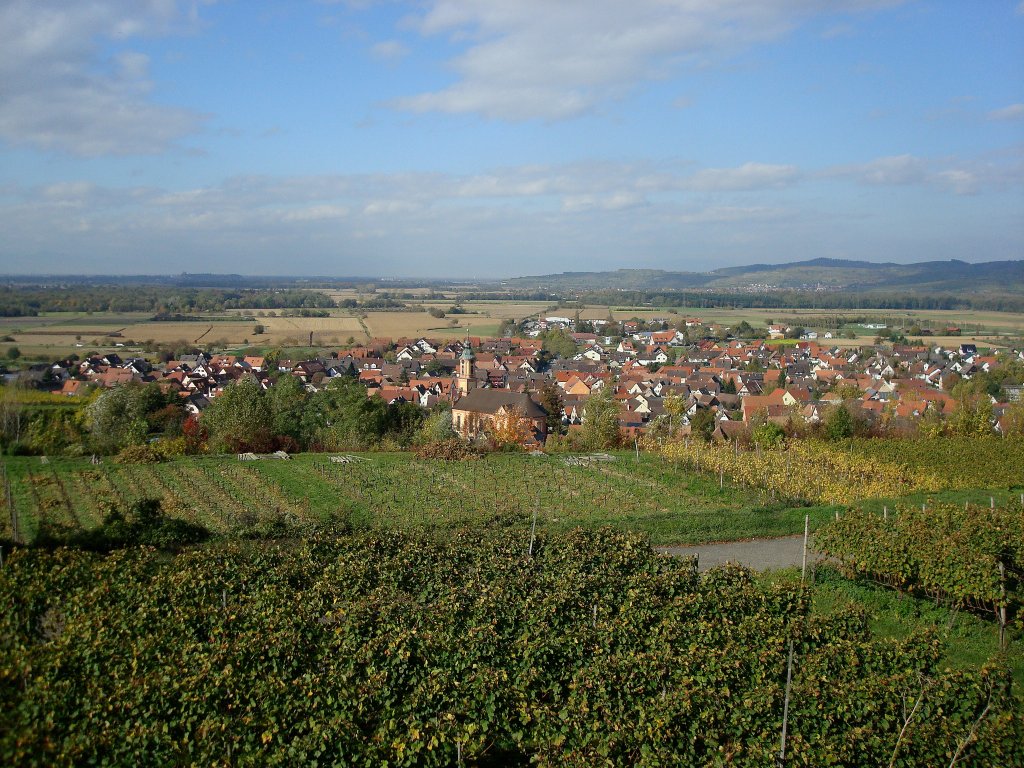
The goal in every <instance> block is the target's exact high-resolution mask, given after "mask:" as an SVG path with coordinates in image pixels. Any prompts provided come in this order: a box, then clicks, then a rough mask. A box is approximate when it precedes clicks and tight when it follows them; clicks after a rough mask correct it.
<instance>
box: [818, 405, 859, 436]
mask: <svg viewBox="0 0 1024 768" xmlns="http://www.w3.org/2000/svg"><path fill="white" fill-rule="evenodd" d="M822 425H823V427H824V430H825V436H826V437H828V439H829V440H845V439H847V438H850V437H853V433H854V431H855V428H856V425H855V423H854V418H853V414H852V413H850V409H849V408H847V407H846V406H845V405H836V406H834V407H833V408H832V409H831V410H830V411H829V412H828V413H827V414H826V415H825V419H824V420H823V422H822Z"/></svg>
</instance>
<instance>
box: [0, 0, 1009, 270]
mask: <svg viewBox="0 0 1024 768" xmlns="http://www.w3.org/2000/svg"><path fill="white" fill-rule="evenodd" d="M819 257H827V258H841V259H858V260H866V261H877V262H882V261H892V262H915V261H926V260H946V259H962V260H964V261H971V262H979V261H994V260H1005V259H1020V258H1024V2H1022V1H1021V0H628V1H627V0H408V1H407V2H403V0H287V1H285V0H281V1H279V2H273V1H270V0H244V1H243V0H82V1H81V2H80V1H79V0H0V274H61V273H65V274H178V273H181V272H193V273H197V272H198V273H201V272H214V273H242V274H252V275H323V276H355V275H359V276H372V277H436V278H462V279H474V278H497V277H512V276H519V275H530V274H547V273H553V272H563V271H589V270H606V269H626V268H645V269H668V270H693V271H708V270H712V269H717V268H720V267H727V266H736V265H743V264H753V263H781V262H788V261H799V260H805V259H812V258H819Z"/></svg>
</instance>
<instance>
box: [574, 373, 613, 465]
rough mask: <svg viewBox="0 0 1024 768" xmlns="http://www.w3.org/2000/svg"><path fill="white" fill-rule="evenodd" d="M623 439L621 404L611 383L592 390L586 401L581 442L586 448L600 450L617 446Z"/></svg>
mask: <svg viewBox="0 0 1024 768" xmlns="http://www.w3.org/2000/svg"><path fill="white" fill-rule="evenodd" d="M621 441H622V432H621V431H620V430H619V405H618V403H617V402H615V393H614V391H613V388H612V386H611V385H610V384H609V385H605V386H603V387H601V388H600V389H598V390H597V391H596V392H592V393H591V394H590V396H589V397H588V398H587V399H586V401H585V403H584V406H583V425H582V427H581V429H580V443H581V445H582V447H583V448H584V450H589V451H599V450H604V449H607V448H615V447H616V446H618V445H619V443H620V442H621Z"/></svg>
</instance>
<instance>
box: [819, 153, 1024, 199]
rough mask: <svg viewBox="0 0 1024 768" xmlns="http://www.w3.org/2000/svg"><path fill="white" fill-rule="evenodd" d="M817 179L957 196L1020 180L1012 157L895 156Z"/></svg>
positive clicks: (1019, 167)
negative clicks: (917, 188) (929, 189)
mask: <svg viewBox="0 0 1024 768" xmlns="http://www.w3.org/2000/svg"><path fill="white" fill-rule="evenodd" d="M820 176H822V177H825V178H845V179H850V180H853V181H855V182H858V183H861V184H868V185H871V186H921V187H932V188H935V189H940V190H943V191H946V192H953V193H954V194H957V195H974V194H978V193H979V192H983V191H991V190H996V189H1005V188H1007V187H1009V186H1014V185H1020V184H1021V183H1022V181H1024V177H1022V162H1021V160H1020V159H1019V157H1018V158H1015V157H1012V156H1011V157H990V158H986V157H984V156H983V157H977V158H966V159H964V158H959V159H958V158H922V157H916V156H914V155H896V156H893V157H880V158H877V159H875V160H871V161H869V162H866V163H860V164H855V165H844V166H836V167H833V168H829V169H826V170H824V171H822V172H821V174H820Z"/></svg>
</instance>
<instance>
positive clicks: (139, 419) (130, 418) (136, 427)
mask: <svg viewBox="0 0 1024 768" xmlns="http://www.w3.org/2000/svg"><path fill="white" fill-rule="evenodd" d="M145 389H146V388H145V387H143V386H141V385H140V384H134V383H133V384H123V385H121V386H117V387H112V388H110V389H107V390H104V391H103V392H101V393H100V395H99V396H98V397H97V398H96V399H95V400H93V401H92V402H91V403H89V405H87V406H86V408H85V415H84V418H85V424H86V428H87V429H88V431H89V436H90V441H91V444H92V447H93V450H96V451H98V452H100V453H116V452H117V451H119V450H121V449H122V448H124V447H125V446H127V445H140V444H142V443H144V442H145V441H146V436H147V435H148V434H149V424H148V423H147V421H146V415H147V410H146V404H147V400H150V399H151V396H150V395H149V394H148V393H144V392H143V390H145Z"/></svg>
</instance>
